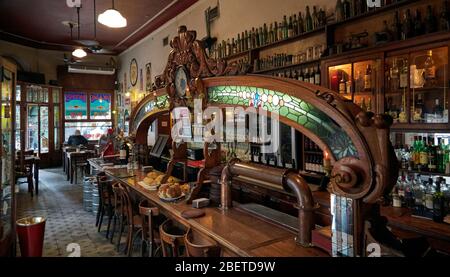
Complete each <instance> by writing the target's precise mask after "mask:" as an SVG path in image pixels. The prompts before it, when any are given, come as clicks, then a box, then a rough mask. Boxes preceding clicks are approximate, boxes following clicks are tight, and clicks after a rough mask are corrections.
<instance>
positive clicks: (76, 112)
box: [64, 92, 87, 120]
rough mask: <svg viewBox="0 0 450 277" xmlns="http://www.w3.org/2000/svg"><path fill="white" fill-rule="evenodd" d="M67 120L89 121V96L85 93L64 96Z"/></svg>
mask: <svg viewBox="0 0 450 277" xmlns="http://www.w3.org/2000/svg"><path fill="white" fill-rule="evenodd" d="M64 107H65V109H64V110H65V119H66V120H77V119H87V95H86V93H84V92H68V93H65V94H64Z"/></svg>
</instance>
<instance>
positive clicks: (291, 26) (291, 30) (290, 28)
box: [288, 16, 294, 38]
mask: <svg viewBox="0 0 450 277" xmlns="http://www.w3.org/2000/svg"><path fill="white" fill-rule="evenodd" d="M293 36H294V23H293V22H292V16H291V17H289V25H288V37H290V38H291V37H293Z"/></svg>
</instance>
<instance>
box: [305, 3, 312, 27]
mask: <svg viewBox="0 0 450 277" xmlns="http://www.w3.org/2000/svg"><path fill="white" fill-rule="evenodd" d="M312 30H313V21H312V17H311V12H310V11H309V6H306V17H305V32H311V31H312Z"/></svg>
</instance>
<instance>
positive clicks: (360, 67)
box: [328, 60, 381, 112]
mask: <svg viewBox="0 0 450 277" xmlns="http://www.w3.org/2000/svg"><path fill="white" fill-rule="evenodd" d="M380 66H381V62H380V60H368V61H361V62H355V63H348V64H342V65H337V66H331V67H329V68H328V78H329V80H328V84H329V88H330V89H331V90H333V91H335V92H337V93H339V95H341V96H342V97H344V98H345V99H347V100H350V101H353V102H354V103H355V104H357V105H359V106H360V107H361V108H362V109H363V110H364V111H368V112H369V111H374V110H375V107H376V106H375V95H376V93H377V91H378V90H379V85H378V83H379V82H378V78H379V74H378V72H380V70H379V69H380Z"/></svg>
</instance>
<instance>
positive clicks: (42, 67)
mask: <svg viewBox="0 0 450 277" xmlns="http://www.w3.org/2000/svg"><path fill="white" fill-rule="evenodd" d="M64 53H66V55H67V57H70V56H71V53H70V52H62V51H51V50H40V49H35V48H31V47H26V46H22V45H19V44H15V43H10V42H6V41H2V40H0V56H7V57H8V56H9V57H12V58H14V59H15V60H16V61H17V62H18V63H19V64H20V66H21V67H22V68H23V70H24V71H31V72H37V73H43V74H45V81H46V82H47V83H48V81H49V80H56V79H57V74H56V68H57V66H58V65H64ZM110 58H111V56H106V55H88V56H87V57H86V58H84V59H83V63H86V64H95V65H105V64H106V63H107V62H108V61H109V60H110Z"/></svg>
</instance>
